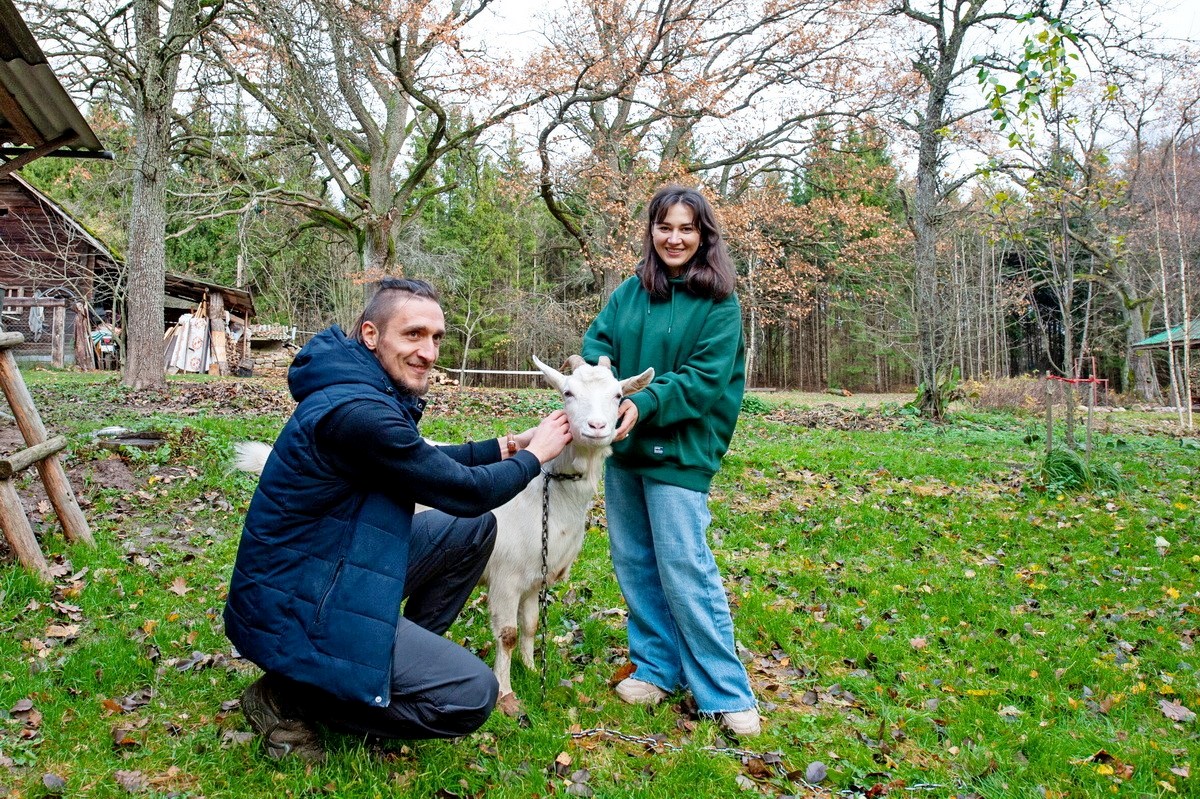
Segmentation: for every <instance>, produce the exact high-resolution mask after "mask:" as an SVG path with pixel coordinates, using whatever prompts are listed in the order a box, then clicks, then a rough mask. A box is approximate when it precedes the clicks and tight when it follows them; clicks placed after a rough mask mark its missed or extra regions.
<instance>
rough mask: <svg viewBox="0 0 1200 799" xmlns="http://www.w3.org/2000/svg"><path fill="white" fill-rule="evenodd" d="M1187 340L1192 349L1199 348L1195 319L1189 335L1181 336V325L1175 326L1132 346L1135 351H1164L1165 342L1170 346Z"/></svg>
mask: <svg viewBox="0 0 1200 799" xmlns="http://www.w3.org/2000/svg"><path fill="white" fill-rule="evenodd" d="M1185 338H1186V339H1187V340H1188V342H1189V345H1190V346H1192V347H1200V319H1196V320H1194V321H1193V322H1192V324H1191V335H1188V336H1184V335H1183V325H1176V326H1175V327H1173V328H1171V329H1170V330H1164V331H1163V332H1161V333H1155V334H1154V335H1153V336H1150V337H1149V338H1144V339H1142V340H1141V341H1139V342H1137V343H1136V344H1134V345H1133V348H1134V349H1135V350H1150V349H1166V347H1167V342H1168V341H1170V342H1171V344H1182V343H1183V340H1184V339H1185Z"/></svg>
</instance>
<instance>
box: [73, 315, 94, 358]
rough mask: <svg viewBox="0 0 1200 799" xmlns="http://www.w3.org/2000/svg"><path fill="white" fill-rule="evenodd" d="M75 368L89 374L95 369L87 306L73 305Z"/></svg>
mask: <svg viewBox="0 0 1200 799" xmlns="http://www.w3.org/2000/svg"><path fill="white" fill-rule="evenodd" d="M74 328H75V368H76V369H78V370H80V371H81V372H91V371H92V370H94V369H95V368H96V356H95V351H94V350H93V349H92V326H91V324H89V322H88V311H87V306H85V305H84V304H83V303H82V302H77V303H75V324H74Z"/></svg>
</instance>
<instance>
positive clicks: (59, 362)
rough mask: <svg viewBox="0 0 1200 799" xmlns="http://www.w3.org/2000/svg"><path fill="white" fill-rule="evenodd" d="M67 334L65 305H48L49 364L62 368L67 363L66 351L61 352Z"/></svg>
mask: <svg viewBox="0 0 1200 799" xmlns="http://www.w3.org/2000/svg"><path fill="white" fill-rule="evenodd" d="M66 335H67V307H66V303H63V304H62V305H52V306H51V307H50V365H51V366H53V367H54V368H55V369H62V368H63V367H64V366H66V364H67V359H66V353H64V352H63V339H64V338H66Z"/></svg>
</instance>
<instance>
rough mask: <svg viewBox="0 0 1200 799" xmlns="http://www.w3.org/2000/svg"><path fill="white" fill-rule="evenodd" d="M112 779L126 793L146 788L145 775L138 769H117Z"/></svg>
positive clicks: (138, 791) (137, 791)
mask: <svg viewBox="0 0 1200 799" xmlns="http://www.w3.org/2000/svg"><path fill="white" fill-rule="evenodd" d="M113 779H114V780H116V781H117V785H120V786H121V787H122V788H124V789H125V792H126V793H140V792H141V791H144V790H146V776H145V775H144V774H142V772H140V771H117V772H116V773H115V774H113Z"/></svg>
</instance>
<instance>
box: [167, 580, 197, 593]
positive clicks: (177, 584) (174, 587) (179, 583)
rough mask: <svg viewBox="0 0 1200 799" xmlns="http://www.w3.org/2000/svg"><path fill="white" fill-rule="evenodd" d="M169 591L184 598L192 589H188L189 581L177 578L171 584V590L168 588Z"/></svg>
mask: <svg viewBox="0 0 1200 799" xmlns="http://www.w3.org/2000/svg"><path fill="white" fill-rule="evenodd" d="M167 590H168V591H170V592H171V593H172V594H177V595H179V596H183V595H184V594H186V593H187V592H188V591H191V590H192V589H190V588H188V584H187V580H185V579H183V578H182V577H176V578H175V579H174V580H173V581H172V582H171V585H170V587H169V588H167Z"/></svg>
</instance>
